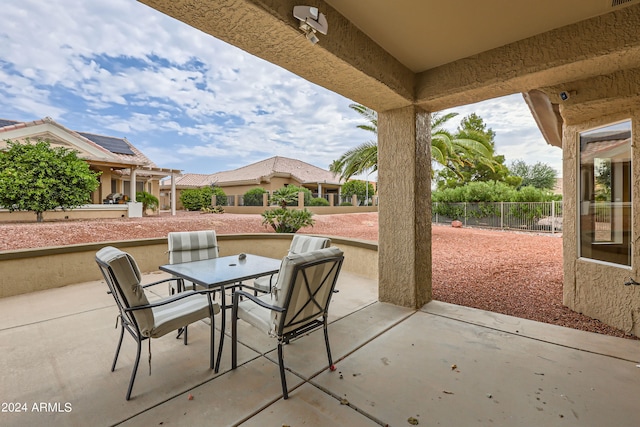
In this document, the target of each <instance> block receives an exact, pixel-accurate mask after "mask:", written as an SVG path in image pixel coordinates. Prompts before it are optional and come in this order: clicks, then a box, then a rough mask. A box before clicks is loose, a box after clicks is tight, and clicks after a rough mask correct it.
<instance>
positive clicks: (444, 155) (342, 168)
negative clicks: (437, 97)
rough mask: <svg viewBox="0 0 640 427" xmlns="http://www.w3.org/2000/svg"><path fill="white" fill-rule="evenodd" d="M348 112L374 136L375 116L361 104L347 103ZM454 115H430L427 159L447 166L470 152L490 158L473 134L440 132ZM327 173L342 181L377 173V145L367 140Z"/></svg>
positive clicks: (487, 150)
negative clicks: (361, 119) (361, 120)
mask: <svg viewBox="0 0 640 427" xmlns="http://www.w3.org/2000/svg"><path fill="white" fill-rule="evenodd" d="M349 107H350V108H351V109H353V110H354V111H357V112H358V113H359V114H360V115H362V116H363V117H364V118H365V119H366V120H367V123H366V124H363V125H358V128H360V129H363V130H366V131H369V132H372V133H374V134H376V135H377V133H378V115H377V113H376V112H375V111H374V110H372V109H370V108H368V107H365V106H363V105H360V104H351V105H349ZM455 116H457V113H448V114H445V115H439V114H437V113H435V114H432V115H431V157H432V160H433V161H435V162H436V163H439V164H441V165H443V166H447V165H448V164H450V163H460V164H461V163H462V159H461V158H460V156H461V154H465V153H474V154H477V155H478V156H479V157H487V158H489V159H490V158H491V154H492V152H491V149H490V147H489V146H488V145H487V142H486V141H485V140H483V139H482V138H480V139H475V138H476V136H477V135H475V134H471V133H470V134H467V135H464V136H463V137H461V138H454V136H453V135H452V134H451V133H450V132H448V131H446V130H445V129H444V124H445V123H446V122H447V121H448V120H450V119H452V118H453V117H455ZM329 170H330V171H331V172H333V173H335V174H337V175H340V177H341V178H342V179H349V178H351V177H352V176H354V175H360V174H365V173H370V172H375V171H377V170H378V142H377V138H376V140H375V141H368V142H365V143H363V144H360V145H358V146H357V147H354V148H352V149H350V150H347V151H346V152H345V153H344V154H343V155H342V156H340V158H338V159H337V160H334V161H333V162H332V163H331V165H330V166H329Z"/></svg>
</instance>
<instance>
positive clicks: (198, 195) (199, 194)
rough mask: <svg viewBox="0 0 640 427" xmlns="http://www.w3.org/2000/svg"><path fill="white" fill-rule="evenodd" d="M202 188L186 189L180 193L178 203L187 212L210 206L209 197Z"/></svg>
mask: <svg viewBox="0 0 640 427" xmlns="http://www.w3.org/2000/svg"><path fill="white" fill-rule="evenodd" d="M203 190H204V188H187V189H184V190H182V191H181V192H180V202H181V203H182V206H184V208H185V209H186V210H188V211H197V210H200V209H202V208H203V207H205V206H210V205H211V195H209V194H206V193H207V192H205V191H203Z"/></svg>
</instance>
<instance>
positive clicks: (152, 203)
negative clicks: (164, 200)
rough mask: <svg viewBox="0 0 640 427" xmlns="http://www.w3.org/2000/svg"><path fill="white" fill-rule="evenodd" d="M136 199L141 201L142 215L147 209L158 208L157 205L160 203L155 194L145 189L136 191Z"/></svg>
mask: <svg viewBox="0 0 640 427" xmlns="http://www.w3.org/2000/svg"><path fill="white" fill-rule="evenodd" d="M136 200H137V201H138V202H140V203H142V214H143V215H146V214H147V209H151V210H152V211H155V210H156V209H158V205H159V204H160V201H159V200H158V198H157V197H156V196H154V195H153V194H151V193H147V192H146V191H139V192H137V193H136Z"/></svg>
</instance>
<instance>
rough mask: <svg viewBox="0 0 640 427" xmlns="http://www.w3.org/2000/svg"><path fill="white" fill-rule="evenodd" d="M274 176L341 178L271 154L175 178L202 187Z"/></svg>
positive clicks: (321, 179) (184, 184) (314, 180)
mask: <svg viewBox="0 0 640 427" xmlns="http://www.w3.org/2000/svg"><path fill="white" fill-rule="evenodd" d="M273 177H290V178H292V179H295V180H296V181H298V182H300V183H301V184H305V183H309V184H312V183H313V184H315V183H327V184H339V183H340V178H339V177H338V176H336V175H334V174H333V172H330V171H328V170H326V169H322V168H319V167H317V166H314V165H311V164H309V163H306V162H303V161H301V160H296V159H291V158H288V157H281V156H274V157H270V158H268V159H265V160H262V161H259V162H256V163H252V164H250V165H247V166H243V167H240V168H238V169H233V170H229V171H222V172H216V173H213V174H210V175H204V174H184V175H182V176H181V177H179V178H177V179H176V185H179V186H181V187H203V186H205V185H210V184H213V183H216V184H218V185H222V186H224V185H234V184H235V185H237V184H245V183H246V184H249V183H254V184H260V183H261V182H268V181H269V180H271V178H273Z"/></svg>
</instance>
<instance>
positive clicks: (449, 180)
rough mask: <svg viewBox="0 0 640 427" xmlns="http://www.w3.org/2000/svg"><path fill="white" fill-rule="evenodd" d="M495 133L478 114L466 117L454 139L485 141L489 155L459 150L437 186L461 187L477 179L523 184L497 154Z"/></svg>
mask: <svg viewBox="0 0 640 427" xmlns="http://www.w3.org/2000/svg"><path fill="white" fill-rule="evenodd" d="M495 136H496V133H495V132H494V131H493V129H491V128H487V125H486V124H485V123H484V120H483V119H482V117H480V116H478V115H477V114H475V113H472V114H470V115H468V116H467V117H465V118H463V119H462V120H461V121H460V125H459V126H458V129H457V131H456V134H455V135H454V140H468V139H473V140H478V141H483V144H484V145H485V147H486V148H487V150H488V151H489V154H487V153H484V154H479V153H478V152H475V151H473V150H466V151H460V152H458V155H457V156H454V157H453V158H452V160H451V161H449V162H447V163H446V165H445V167H444V168H442V169H440V170H439V171H438V172H437V173H436V176H435V181H436V186H437V188H438V189H445V188H451V187H458V186H461V185H465V184H466V183H468V182H474V181H502V182H505V183H507V184H509V185H513V186H517V185H519V183H520V179H518V177H515V176H512V175H509V169H508V168H507V166H506V165H505V164H504V162H505V158H504V156H503V155H499V154H495Z"/></svg>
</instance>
